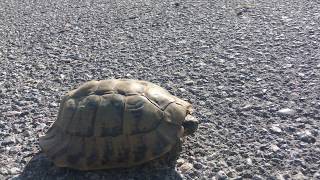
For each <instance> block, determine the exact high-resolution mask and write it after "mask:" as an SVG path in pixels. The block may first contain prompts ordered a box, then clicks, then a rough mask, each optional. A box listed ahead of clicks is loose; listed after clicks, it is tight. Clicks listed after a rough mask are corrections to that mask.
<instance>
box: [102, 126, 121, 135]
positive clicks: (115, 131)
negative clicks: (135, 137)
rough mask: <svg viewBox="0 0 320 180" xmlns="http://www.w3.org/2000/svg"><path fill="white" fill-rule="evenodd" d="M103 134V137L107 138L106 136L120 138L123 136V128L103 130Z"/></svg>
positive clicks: (116, 127)
mask: <svg viewBox="0 0 320 180" xmlns="http://www.w3.org/2000/svg"><path fill="white" fill-rule="evenodd" d="M101 132H102V134H101V136H103V137H105V136H112V137H115V136H118V135H120V134H122V127H120V126H115V127H113V128H102V131H101Z"/></svg>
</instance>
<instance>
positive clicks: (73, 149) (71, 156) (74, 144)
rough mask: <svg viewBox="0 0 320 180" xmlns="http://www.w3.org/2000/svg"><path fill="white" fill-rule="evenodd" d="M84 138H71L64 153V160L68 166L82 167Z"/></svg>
mask: <svg viewBox="0 0 320 180" xmlns="http://www.w3.org/2000/svg"><path fill="white" fill-rule="evenodd" d="M84 150H85V138H84V137H77V136H73V138H72V140H71V142H70V146H69V148H68V152H66V154H67V155H66V156H67V157H66V160H67V162H68V164H69V165H77V166H80V167H81V166H83V161H84V160H83V157H84V156H85V151H84Z"/></svg>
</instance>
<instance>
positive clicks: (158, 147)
mask: <svg viewBox="0 0 320 180" xmlns="http://www.w3.org/2000/svg"><path fill="white" fill-rule="evenodd" d="M168 144H170V142H169V141H168V140H167V139H166V138H165V137H163V135H161V134H160V133H157V138H156V143H155V147H154V149H153V154H154V155H159V154H161V153H162V152H163V149H164V148H165V147H166V146H167V145H168Z"/></svg>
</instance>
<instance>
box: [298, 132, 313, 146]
mask: <svg viewBox="0 0 320 180" xmlns="http://www.w3.org/2000/svg"><path fill="white" fill-rule="evenodd" d="M297 135H298V137H299V139H300V140H301V141H304V142H307V143H314V142H316V139H315V138H314V137H313V135H312V133H311V132H310V131H309V130H305V131H301V132H298V133H297Z"/></svg>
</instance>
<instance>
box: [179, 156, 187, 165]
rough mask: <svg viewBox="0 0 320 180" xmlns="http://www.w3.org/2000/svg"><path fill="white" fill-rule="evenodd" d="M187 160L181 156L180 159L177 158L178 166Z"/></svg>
mask: <svg viewBox="0 0 320 180" xmlns="http://www.w3.org/2000/svg"><path fill="white" fill-rule="evenodd" d="M185 162H186V160H184V159H182V158H179V159H178V160H177V166H181V165H182V164H183V163H185Z"/></svg>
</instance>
